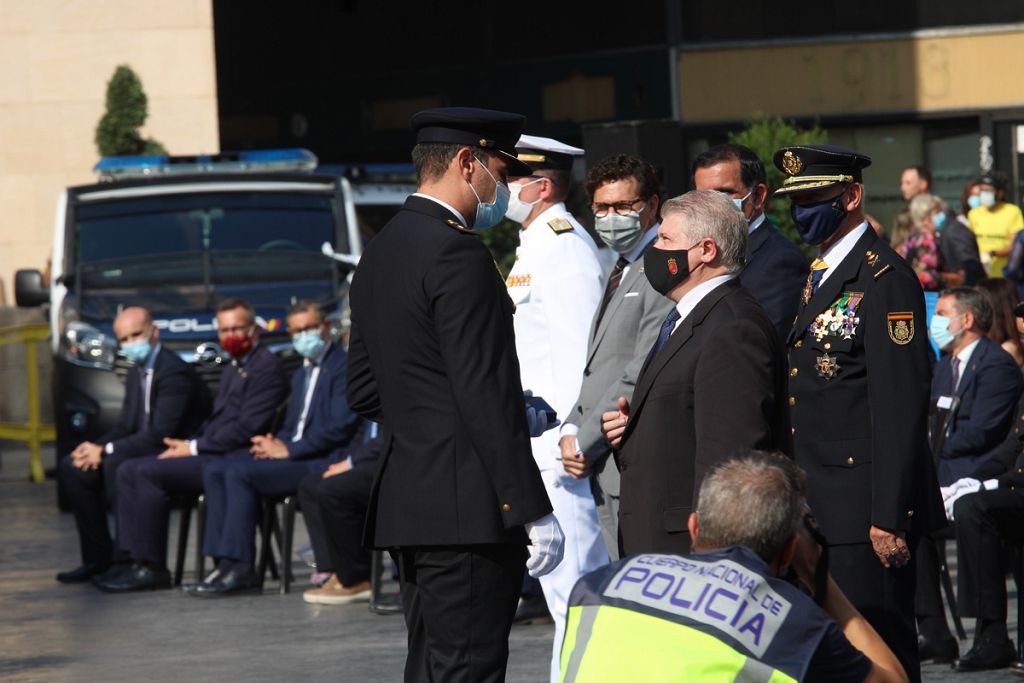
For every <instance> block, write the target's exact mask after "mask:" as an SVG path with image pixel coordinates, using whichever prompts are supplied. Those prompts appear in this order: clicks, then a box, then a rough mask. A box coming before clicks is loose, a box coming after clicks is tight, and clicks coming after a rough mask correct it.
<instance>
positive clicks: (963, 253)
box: [927, 195, 985, 287]
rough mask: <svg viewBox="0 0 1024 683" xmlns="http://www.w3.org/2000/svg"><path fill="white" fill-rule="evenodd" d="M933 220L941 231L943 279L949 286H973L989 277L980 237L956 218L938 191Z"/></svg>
mask: <svg viewBox="0 0 1024 683" xmlns="http://www.w3.org/2000/svg"><path fill="white" fill-rule="evenodd" d="M927 196H929V197H932V198H933V200H934V202H935V204H934V205H933V208H932V212H931V222H932V225H934V226H935V230H936V231H937V232H938V235H939V253H940V254H941V255H942V265H943V268H945V272H943V279H945V281H946V285H947V286H949V287H960V286H964V287H970V286H971V285H973V284H974V283H975V282H977V281H978V280H980V279H981V278H983V277H985V268H984V267H983V266H982V265H981V256H980V255H979V254H978V240H977V238H976V237H975V236H974V233H973V232H971V230H970V228H968V227H967V225H966V224H964V223H961V222H960V221H958V220H956V217H955V216H954V215H953V212H952V211H951V210H950V208H949V206H948V205H947V204H946V202H944V201H943V200H942V199H941V198H940V197H938V196H937V195H927Z"/></svg>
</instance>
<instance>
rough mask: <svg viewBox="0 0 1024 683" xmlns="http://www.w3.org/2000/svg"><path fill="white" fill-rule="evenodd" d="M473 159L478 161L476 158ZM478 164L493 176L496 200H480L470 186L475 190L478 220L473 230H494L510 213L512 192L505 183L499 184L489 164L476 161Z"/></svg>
mask: <svg viewBox="0 0 1024 683" xmlns="http://www.w3.org/2000/svg"><path fill="white" fill-rule="evenodd" d="M473 158H474V159H476V157H473ZM476 162H477V163H478V164H480V166H481V167H483V169H484V171H486V172H487V175H489V176H491V180H493V181H494V199H492V200H491V201H490V202H485V201H483V200H482V199H480V195H478V194H477V192H476V188H475V187H473V183H470V184H469V189H471V190H473V196H474V197H476V218H475V219H474V220H473V229H475V230H483V229H485V228H493V227H494V226H495V225H497V224H498V223H500V222H501V219H502V218H504V217H505V212H506V211H508V198H509V197H510V196H511V195H512V192H511V190H509V189H508V186H506V185H505V184H504V183H499V182H498V179H497V178H495V177H494V176H493V175H492V174H491V171H490V170H489V169H488V168H487V164H485V163H484V162H482V161H480V160H479V159H476Z"/></svg>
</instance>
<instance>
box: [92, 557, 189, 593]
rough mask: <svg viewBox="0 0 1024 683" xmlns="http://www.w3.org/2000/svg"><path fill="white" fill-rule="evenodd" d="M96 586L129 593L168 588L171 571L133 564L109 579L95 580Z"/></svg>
mask: <svg viewBox="0 0 1024 683" xmlns="http://www.w3.org/2000/svg"><path fill="white" fill-rule="evenodd" d="M96 587H97V588H99V589H100V590H104V591H106V592H108V593H130V592H133V591H151V590H158V589H160V588H170V587H171V573H170V572H169V571H167V569H165V568H164V567H151V566H149V565H145V564H135V565H132V567H131V569H129V570H128V571H125V572H122V573H120V574H118V575H117V576H115V577H113V578H111V579H110V580H109V581H96Z"/></svg>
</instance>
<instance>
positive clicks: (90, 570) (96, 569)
mask: <svg viewBox="0 0 1024 683" xmlns="http://www.w3.org/2000/svg"><path fill="white" fill-rule="evenodd" d="M109 566H110V565H106V564H83V565H82V566H81V567H78V568H77V569H72V570H71V571H69V572H61V573H59V574H57V580H58V581H60V582H61V583H85V582H86V581H88V580H89V579H91V578H92V577H94V576H96V575H97V574H102V573H103V572H105V571H107V568H108V567H109Z"/></svg>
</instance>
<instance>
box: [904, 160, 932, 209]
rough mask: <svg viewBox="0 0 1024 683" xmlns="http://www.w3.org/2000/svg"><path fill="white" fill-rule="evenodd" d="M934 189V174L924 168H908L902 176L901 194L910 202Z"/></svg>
mask: <svg viewBox="0 0 1024 683" xmlns="http://www.w3.org/2000/svg"><path fill="white" fill-rule="evenodd" d="M931 189H932V172H931V171H929V170H928V169H927V168H925V167H924V166H907V167H906V168H905V169H903V173H901V174H900V192H902V193H903V198H904V199H905V200H907V201H908V202H909V201H910V200H912V199H913V198H914V197H916V196H918V195H921V194H928V192H929V191H930V190H931Z"/></svg>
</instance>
